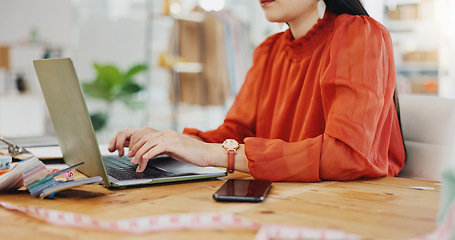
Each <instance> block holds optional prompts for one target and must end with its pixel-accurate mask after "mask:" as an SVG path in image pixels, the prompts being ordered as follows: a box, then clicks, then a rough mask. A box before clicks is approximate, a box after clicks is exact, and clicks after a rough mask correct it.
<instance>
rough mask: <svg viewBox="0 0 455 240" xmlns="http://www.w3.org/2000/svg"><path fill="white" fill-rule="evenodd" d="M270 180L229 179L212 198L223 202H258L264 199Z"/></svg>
mask: <svg viewBox="0 0 455 240" xmlns="http://www.w3.org/2000/svg"><path fill="white" fill-rule="evenodd" d="M271 185H272V182H270V181H264V180H245V179H229V180H227V181H226V182H225V183H224V184H223V186H221V187H220V188H219V189H218V190H217V191H216V192H215V194H213V198H214V199H215V200H217V201H225V202H260V201H262V200H264V198H265V196H266V195H267V192H268V191H269V189H270V187H271Z"/></svg>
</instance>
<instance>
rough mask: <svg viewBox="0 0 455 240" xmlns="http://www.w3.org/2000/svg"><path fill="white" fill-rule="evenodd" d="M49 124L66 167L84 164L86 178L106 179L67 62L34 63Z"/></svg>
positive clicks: (87, 115) (75, 77)
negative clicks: (98, 177)
mask: <svg viewBox="0 0 455 240" xmlns="http://www.w3.org/2000/svg"><path fill="white" fill-rule="evenodd" d="M33 64H34V65H35V70H36V73H37V75H38V79H39V82H40V85H41V90H42V92H43V95H44V98H45V100H46V105H47V108H48V109H49V113H50V116H51V119H52V124H53V126H54V130H55V133H56V136H57V139H58V142H59V145H60V148H61V150H62V153H63V159H64V161H65V163H66V164H68V165H74V164H76V163H80V162H85V164H84V165H82V166H81V167H79V168H78V170H79V171H81V172H82V173H84V174H85V175H87V176H89V177H94V176H101V177H102V178H103V181H104V185H105V186H106V187H110V185H111V183H110V181H109V179H108V177H107V173H106V169H105V167H104V164H103V161H102V157H101V153H100V150H99V147H98V141H97V139H96V135H95V131H94V130H93V126H92V122H91V120H90V117H89V116H90V115H89V113H88V110H87V106H86V104H85V101H84V98H83V95H82V91H81V87H80V85H79V81H78V79H77V75H76V71H75V69H74V66H73V62H72V61H71V59H70V58H59V59H44V60H35V61H33Z"/></svg>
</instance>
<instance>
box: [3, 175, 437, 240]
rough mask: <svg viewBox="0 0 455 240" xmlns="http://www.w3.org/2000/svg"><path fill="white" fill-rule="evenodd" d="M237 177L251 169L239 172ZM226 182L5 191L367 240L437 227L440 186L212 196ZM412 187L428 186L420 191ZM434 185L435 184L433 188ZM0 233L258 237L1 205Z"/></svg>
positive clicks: (51, 203) (319, 187)
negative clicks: (140, 227) (145, 227)
mask: <svg viewBox="0 0 455 240" xmlns="http://www.w3.org/2000/svg"><path fill="white" fill-rule="evenodd" d="M231 177H233V178H245V177H248V175H245V174H239V173H237V174H234V175H233V176H231ZM223 182H224V181H220V180H216V181H203V182H191V183H183V184H173V185H161V186H151V187H145V188H135V189H123V190H109V189H105V188H104V187H102V186H99V185H89V186H82V187H79V188H77V189H71V190H66V191H64V192H60V193H59V194H57V195H56V196H55V198H54V199H44V200H40V199H36V198H34V197H32V196H31V195H30V194H29V193H28V192H27V191H19V192H13V193H7V194H1V195H0V201H1V202H10V203H13V204H15V205H18V206H36V207H41V208H48V209H55V210H61V211H70V212H76V213H82V214H86V215H89V216H91V217H93V218H96V219H104V220H106V219H110V220H114V219H126V218H135V217H143V216H150V215H162V214H174V213H179V214H180V213H235V214H236V215H238V216H241V217H244V218H247V219H249V220H252V221H255V222H259V223H265V222H271V223H280V224H289V225H300V226H307V227H317V228H332V229H340V230H343V231H346V232H350V233H354V234H358V235H361V236H365V237H367V238H394V239H399V238H410V237H417V236H420V235H423V234H425V233H428V232H430V231H432V230H434V229H435V228H436V223H435V222H436V220H435V219H436V216H437V211H438V205H439V204H438V203H439V184H438V183H436V182H431V181H422V180H414V179H404V178H392V177H386V178H381V179H375V180H367V181H353V182H320V183H273V185H272V189H271V191H270V193H269V196H268V198H267V199H266V200H265V201H264V202H262V203H219V202H216V201H214V200H213V199H212V194H213V193H214V192H215V190H216V189H217V188H219V187H220V186H221V185H222V184H223ZM411 187H427V188H431V189H424V190H418V189H414V188H411ZM432 188H434V189H432ZM0 229H1V231H0V233H1V238H2V239H4V238H3V237H4V236H7V239H59V240H63V239H109V240H114V239H152V238H153V239H217V240H218V239H238V240H240V239H254V236H255V235H256V231H254V230H248V229H218V230H181V231H166V232H158V233H149V234H143V235H132V234H125V233H118V232H107V231H100V230H94V229H77V228H69V227H58V226H53V225H50V224H47V223H45V222H43V221H41V220H39V219H35V218H32V217H30V216H27V215H24V214H21V213H18V212H14V211H9V210H6V209H4V208H0Z"/></svg>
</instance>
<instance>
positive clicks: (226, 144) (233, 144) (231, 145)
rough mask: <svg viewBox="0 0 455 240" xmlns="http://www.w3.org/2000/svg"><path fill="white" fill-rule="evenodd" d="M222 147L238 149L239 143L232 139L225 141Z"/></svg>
mask: <svg viewBox="0 0 455 240" xmlns="http://www.w3.org/2000/svg"><path fill="white" fill-rule="evenodd" d="M223 146H224V147H225V148H227V149H236V148H238V147H239V143H238V142H237V141H235V140H234V139H226V140H225V141H224V143H223Z"/></svg>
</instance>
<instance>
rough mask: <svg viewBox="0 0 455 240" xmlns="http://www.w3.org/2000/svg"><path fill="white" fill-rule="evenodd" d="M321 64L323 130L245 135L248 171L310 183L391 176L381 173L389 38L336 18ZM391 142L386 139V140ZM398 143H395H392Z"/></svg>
mask: <svg viewBox="0 0 455 240" xmlns="http://www.w3.org/2000/svg"><path fill="white" fill-rule="evenodd" d="M328 54H329V57H328V59H329V60H327V62H326V63H323V64H322V65H321V66H320V68H325V69H322V72H323V73H322V77H321V79H320V80H319V81H320V85H321V97H322V104H323V108H324V109H323V111H324V119H325V121H326V128H325V131H324V133H323V134H321V135H319V136H316V137H314V138H308V139H304V140H302V141H299V142H293V143H288V142H284V141H282V140H278V139H272V140H271V139H260V138H247V139H245V151H246V155H247V158H248V159H249V165H248V166H249V169H250V173H251V174H252V175H253V177H255V178H258V179H269V180H273V181H302V182H316V181H320V180H354V179H359V178H376V177H381V176H387V175H396V174H397V173H398V171H399V169H401V168H400V167H396V168H395V169H398V170H396V171H395V172H389V171H390V170H389V150H388V148H389V144H391V143H390V138H391V135H392V134H391V131H392V128H393V127H392V125H393V124H394V123H396V121H397V119H396V113H395V112H394V111H395V108H394V105H393V104H394V103H393V97H392V96H393V92H394V88H395V82H394V75H393V74H394V68H393V59H389V57H392V56H393V52H392V43H391V41H390V36H389V35H388V32H387V31H386V30H385V29H384V28H383V27H382V25H380V24H379V23H377V22H376V21H375V20H373V19H371V18H369V17H364V16H351V15H342V16H340V17H339V18H338V19H337V23H336V28H335V32H334V35H333V39H331V40H330V45H329V49H328ZM392 144H393V143H392ZM400 144H401V142H400Z"/></svg>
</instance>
